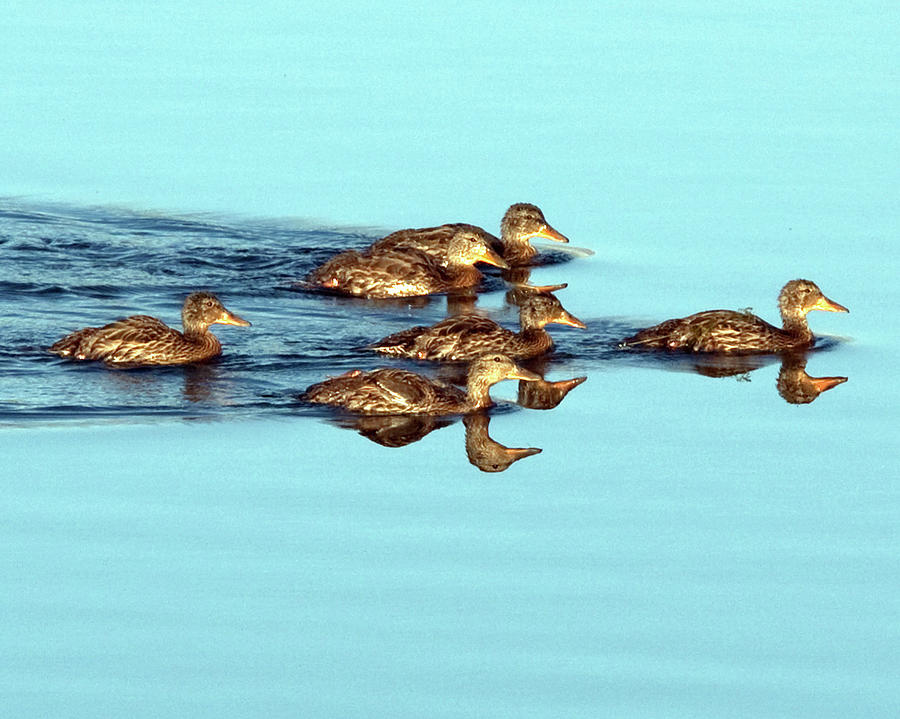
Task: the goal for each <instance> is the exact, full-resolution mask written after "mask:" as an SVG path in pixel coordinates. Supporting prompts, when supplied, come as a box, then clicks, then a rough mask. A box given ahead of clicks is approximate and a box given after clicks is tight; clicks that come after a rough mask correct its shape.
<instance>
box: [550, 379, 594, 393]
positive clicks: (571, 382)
mask: <svg viewBox="0 0 900 719" xmlns="http://www.w3.org/2000/svg"><path fill="white" fill-rule="evenodd" d="M586 379H587V377H573V378H572V379H560V380H557V381H556V382H548V383H547V384H548V385H550V386H551V387H553V388H554V389H559V390H565V391H566V392H569V391H570V390H573V389H575V388H576V387H577V386H578V385H580V384H581V383H582V382H584V381H585V380H586Z"/></svg>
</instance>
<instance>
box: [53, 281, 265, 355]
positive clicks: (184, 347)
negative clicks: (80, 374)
mask: <svg viewBox="0 0 900 719" xmlns="http://www.w3.org/2000/svg"><path fill="white" fill-rule="evenodd" d="M181 318H182V324H183V327H184V332H179V331H178V330H176V329H174V328H172V327H169V326H168V325H166V324H165V323H163V322H161V321H160V320H158V319H156V318H155V317H150V316H149V315H132V316H131V317H126V318H124V319H120V320H117V321H115V322H111V323H109V324H108V325H104V326H103V327H85V328H84V329H80V330H77V331H75V332H72V333H71V334H69V335H66V336H65V337H63V338H62V339H61V340H59V341H58V342H55V343H54V344H53V345H52V346H51V347H50V351H51V352H54V353H56V354H58V355H59V356H60V357H70V358H72V359H77V360H99V361H102V362H105V363H106V364H108V365H117V366H123V367H134V366H140V365H178V364H190V363H193V362H203V361H205V360H208V359H211V358H213V357H216V356H218V355H219V354H221V352H222V344H221V343H220V342H219V340H218V338H217V337H216V336H215V335H213V334H212V333H211V332H209V326H210V325H212V324H217V323H218V324H230V325H240V326H248V325H249V324H250V323H249V322H247V321H246V320H244V319H242V318H240V317H238V316H237V315H235V314H232V313H231V312H229V311H228V310H226V309H225V307H224V306H223V305H222V303H221V302H219V300H218V299H217V298H216V297H215V296H213V295H211V294H209V293H207V292H194V293H193V294H191V295H189V296H188V297H187V299H186V300H185V301H184V305H183V307H182V310H181Z"/></svg>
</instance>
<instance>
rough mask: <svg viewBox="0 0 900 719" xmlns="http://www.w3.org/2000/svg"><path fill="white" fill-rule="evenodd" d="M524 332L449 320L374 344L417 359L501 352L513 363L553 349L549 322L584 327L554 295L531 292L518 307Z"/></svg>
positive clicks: (481, 321) (481, 320) (471, 317)
mask: <svg viewBox="0 0 900 719" xmlns="http://www.w3.org/2000/svg"><path fill="white" fill-rule="evenodd" d="M519 323H520V325H521V328H522V329H521V331H519V332H513V331H512V330H508V329H506V328H505V327H501V326H500V325H498V324H497V323H496V322H494V320H492V319H489V318H487V317H483V316H481V315H476V314H465V315H458V316H456V317H448V318H447V319H445V320H441V321H440V322H438V323H437V324H434V325H431V327H424V326H420V327H412V328H410V329H408V330H402V331H401V332H396V333H394V334H392V335H390V336H388V337H385V338H384V339H382V340H379V341H378V342H376V343H375V344H373V345H372V346H371V349H374V350H375V351H376V352H381V353H383V354H391V355H399V356H401V357H413V358H416V359H428V360H445V361H460V360H471V359H474V358H475V357H478V356H480V355H483V354H484V353H485V352H501V353H503V354H505V355H508V356H510V357H513V358H515V359H527V358H528V357H535V356H537V355H539V354H543V353H544V352H548V351H549V350H550V349H552V348H553V339H552V338H551V337H550V334H549V333H548V332H547V330H546V329H544V327H545V326H546V325H548V324H550V323H554V324H559V325H569V326H570V327H578V328H581V329H584V328H585V325H584V323H583V322H582V321H581V320H579V319H578V318H577V317H575V316H574V315H571V314H569V312H567V311H566V310H565V309H564V308H563V306H562V304H560V301H559V300H558V299H557V298H556V297H554V296H553V295H552V294H538V293H532V294H531V295H529V296H528V297H527V298H525V300H524V301H523V302H522V304H521V306H520V308H519Z"/></svg>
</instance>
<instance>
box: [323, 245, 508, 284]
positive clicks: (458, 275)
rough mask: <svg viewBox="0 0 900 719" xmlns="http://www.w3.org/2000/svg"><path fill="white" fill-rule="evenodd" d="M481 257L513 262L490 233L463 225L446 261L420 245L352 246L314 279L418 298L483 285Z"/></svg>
mask: <svg viewBox="0 0 900 719" xmlns="http://www.w3.org/2000/svg"><path fill="white" fill-rule="evenodd" d="M476 262H487V263H488V264H491V265H496V266H497V267H507V264H506V262H505V261H504V260H503V258H502V257H500V256H499V255H498V254H497V253H496V252H494V250H492V249H491V248H490V247H489V246H488V243H487V242H486V240H485V238H484V237H482V236H481V235H479V234H478V233H476V232H473V231H471V230H469V229H465V228H463V229H459V230H457V231H456V233H455V234H454V235H453V237H452V238H451V239H450V241H449V244H448V245H447V247H446V253H445V257H444V262H443V263H442V262H440V261H438V260H437V259H435V258H434V257H431V256H430V255H428V254H426V253H424V252H420V251H419V250H416V249H405V250H401V249H378V248H369V249H368V250H366V251H364V252H356V251H355V250H350V251H348V252H342V253H341V254H339V255H337V256H336V257H332V258H331V259H330V260H329V261H328V262H326V263H325V264H324V265H322V266H321V267H319V268H317V269H316V270H313V272H312V274H311V275H310V277H309V281H310V282H311V283H312V284H313V285H316V286H319V287H323V288H327V289H331V290H335V291H337V292H343V293H346V294H350V295H357V296H359V297H413V296H417V295H430V294H434V293H436V292H447V291H450V290H454V289H458V288H464V287H472V286H474V285H477V284H478V283H479V282H480V281H481V277H482V275H481V273H480V272H479V271H478V270H476V269H475V268H474V267H473V265H474V264H475V263H476Z"/></svg>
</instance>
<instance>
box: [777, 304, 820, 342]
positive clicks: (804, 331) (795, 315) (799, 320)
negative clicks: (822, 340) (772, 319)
mask: <svg viewBox="0 0 900 719" xmlns="http://www.w3.org/2000/svg"><path fill="white" fill-rule="evenodd" d="M781 323H782V327H784V331H785V332H787V333H788V334H789V335H791V336H792V337H802V338H803V339H806V340H809V339H812V332H810V330H809V325H808V324H807V322H806V315H805V314H804V313H802V312H784V311H782V313H781Z"/></svg>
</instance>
